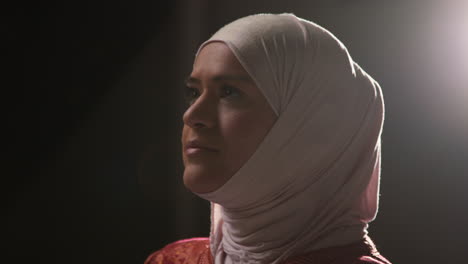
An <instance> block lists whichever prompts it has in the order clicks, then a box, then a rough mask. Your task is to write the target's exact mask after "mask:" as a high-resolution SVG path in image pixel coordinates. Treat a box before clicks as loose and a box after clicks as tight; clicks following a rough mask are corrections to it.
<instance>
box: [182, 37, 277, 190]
mask: <svg viewBox="0 0 468 264" xmlns="http://www.w3.org/2000/svg"><path fill="white" fill-rule="evenodd" d="M186 95H187V99H188V100H189V107H188V109H187V110H186V112H185V113H184V115H183V122H184V127H183V131H182V139H181V141H182V153H183V154H182V157H183V162H184V167H185V169H184V176H183V179H184V184H185V186H186V187H187V188H189V189H190V190H191V191H193V192H196V193H207V192H212V191H215V190H216V189H218V188H219V187H221V186H222V185H223V184H224V183H226V182H227V181H228V180H229V179H230V178H231V177H232V176H233V175H234V174H235V173H236V172H237V171H238V170H239V169H240V168H241V166H242V165H243V164H244V163H245V162H246V161H247V160H248V159H249V158H250V157H251V156H252V154H253V153H254V152H255V150H256V149H257V147H258V146H259V145H260V143H261V142H262V140H263V139H264V137H265V136H266V134H267V133H268V131H269V130H270V129H271V127H272V126H273V124H274V123H275V121H276V119H277V116H276V114H275V113H274V111H273V109H272V108H271V106H270V105H269V104H268V102H267V100H266V99H265V97H264V96H263V94H262V93H261V91H260V90H259V89H258V88H257V86H256V85H255V83H254V82H253V81H252V79H251V78H250V76H249V74H248V73H247V71H246V70H245V69H244V68H243V67H242V65H241V64H240V63H239V61H238V60H237V58H236V57H235V56H234V54H233V53H232V51H231V50H230V49H229V47H228V46H227V45H226V44H224V43H222V42H212V43H210V44H208V45H206V46H205V47H203V49H202V50H201V51H200V53H199V55H198V56H197V58H196V59H195V62H194V66H193V70H192V72H191V74H190V76H189V78H188V79H187V91H186ZM190 140H199V143H200V145H202V146H204V147H209V148H211V149H214V151H210V150H205V149H203V148H202V149H196V148H195V149H193V148H192V149H187V146H188V143H189V142H190Z"/></svg>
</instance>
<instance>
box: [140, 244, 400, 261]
mask: <svg viewBox="0 0 468 264" xmlns="http://www.w3.org/2000/svg"><path fill="white" fill-rule="evenodd" d="M332 263H333V264H391V263H390V261H388V260H387V259H386V258H384V257H383V256H382V255H380V253H379V252H378V251H377V249H376V247H375V245H374V243H373V242H372V240H370V239H369V238H366V239H364V240H362V241H359V242H356V243H353V244H350V245H346V246H339V247H331V248H325V249H320V250H316V251H312V252H310V253H309V254H306V255H302V256H297V257H293V258H290V259H288V260H287V261H285V262H283V264H332ZM145 264H213V258H212V256H211V253H210V241H209V239H208V238H193V239H186V240H180V241H177V242H174V243H172V244H169V245H167V246H165V247H164V248H163V249H161V250H158V251H156V252H154V253H153V254H151V255H150V256H149V257H148V258H147V259H146V261H145Z"/></svg>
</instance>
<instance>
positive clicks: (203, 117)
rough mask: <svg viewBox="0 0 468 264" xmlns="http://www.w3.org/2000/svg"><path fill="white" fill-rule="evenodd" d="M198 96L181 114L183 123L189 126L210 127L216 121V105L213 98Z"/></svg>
mask: <svg viewBox="0 0 468 264" xmlns="http://www.w3.org/2000/svg"><path fill="white" fill-rule="evenodd" d="M204 95H206V94H203V95H202V96H200V97H199V98H198V99H197V100H195V102H194V103H193V104H192V105H190V106H189V108H187V110H186V111H185V113H184V115H183V118H182V119H183V121H184V124H185V125H187V126H189V127H191V128H205V127H206V128H212V127H214V126H215V123H216V111H217V110H216V109H217V105H216V102H215V101H214V100H213V99H210V98H208V97H207V96H204Z"/></svg>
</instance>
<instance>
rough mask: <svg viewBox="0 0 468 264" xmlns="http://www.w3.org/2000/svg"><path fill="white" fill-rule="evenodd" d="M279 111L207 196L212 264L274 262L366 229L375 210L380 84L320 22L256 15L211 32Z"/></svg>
mask: <svg viewBox="0 0 468 264" xmlns="http://www.w3.org/2000/svg"><path fill="white" fill-rule="evenodd" d="M214 41H221V42H223V43H225V44H226V45H227V46H228V47H229V48H230V49H231V50H232V52H233V53H234V55H235V56H236V58H237V59H238V60H239V62H240V63H241V64H242V66H243V67H244V68H245V70H246V71H247V72H248V73H249V74H250V76H251V77H252V79H253V80H254V81H255V83H256V85H257V87H258V88H259V89H260V91H261V92H262V93H263V95H264V96H265V98H266V99H267V101H268V102H269V104H270V105H271V107H272V109H273V111H274V112H275V113H276V115H277V116H278V119H277V121H276V123H275V124H274V125H273V127H272V128H271V130H270V131H269V133H268V134H267V135H266V137H265V138H264V139H263V141H262V143H261V144H260V145H259V147H258V148H257V150H256V151H255V153H254V154H253V155H252V156H251V157H250V159H249V160H248V161H247V162H246V163H245V164H244V165H243V166H242V167H241V168H240V169H239V171H237V172H236V173H235V174H234V175H233V176H232V177H231V178H230V180H228V181H227V182H226V183H225V184H224V185H223V186H221V187H220V188H219V189H217V190H215V191H213V192H210V193H203V194H200V193H198V194H197V195H199V196H200V197H202V198H204V199H207V200H209V201H210V202H211V234H210V245H211V252H212V254H213V257H214V260H215V263H216V264H231V263H271V264H275V263H280V262H281V261H284V260H285V259H287V258H289V257H292V256H296V255H301V254H305V253H307V252H310V251H312V250H316V249H320V248H326V247H331V246H339V245H345V244H349V243H352V242H355V241H358V240H360V239H362V238H364V237H365V236H366V235H367V226H368V223H369V222H370V221H372V220H373V219H374V218H375V216H376V213H377V208H378V196H379V177H380V155H381V151H380V136H381V131H382V126H383V120H384V103H383V97H382V92H381V89H380V86H379V84H378V83H377V82H376V81H374V80H373V79H372V78H371V77H370V76H369V75H368V74H367V73H366V72H364V70H362V69H361V68H360V67H359V65H358V64H356V63H355V62H354V61H353V60H352V58H351V56H350V55H349V53H348V51H347V49H346V47H345V46H344V45H343V44H342V43H341V42H340V41H339V40H338V39H337V38H336V37H335V36H334V35H333V34H331V33H330V32H329V31H327V30H326V29H324V28H323V27H321V26H319V25H317V24H315V23H313V22H310V21H307V20H305V19H301V18H298V17H296V16H295V15H293V14H286V13H285V14H257V15H251V16H248V17H244V18H240V19H238V20H236V21H234V22H232V23H230V24H228V25H226V26H224V27H223V28H221V29H220V30H219V31H217V32H216V33H215V34H214V35H213V36H212V37H211V38H210V39H208V40H207V41H206V42H204V43H203V44H202V45H201V46H200V48H199V50H198V52H197V55H198V53H199V52H200V50H201V49H202V48H203V47H204V46H206V45H208V44H209V43H211V42H214Z"/></svg>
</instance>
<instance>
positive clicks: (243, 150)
mask: <svg viewBox="0 0 468 264" xmlns="http://www.w3.org/2000/svg"><path fill="white" fill-rule="evenodd" d="M273 123H274V120H271V119H270V118H269V117H266V116H265V115H261V114H259V112H258V111H250V112H243V113H237V114H235V115H232V116H230V117H229V118H225V119H224V120H223V122H222V123H221V124H220V129H221V133H222V136H223V139H224V141H225V144H226V155H228V160H229V161H232V162H233V163H234V164H233V166H236V167H239V166H241V165H242V164H243V163H245V162H246V161H247V160H248V159H249V158H250V157H251V156H252V154H253V153H254V152H255V150H256V149H257V147H258V146H259V145H260V143H261V142H262V141H263V139H264V138H265V136H266V134H267V133H268V131H269V130H270V129H271V126H272V124H273Z"/></svg>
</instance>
